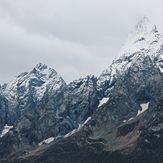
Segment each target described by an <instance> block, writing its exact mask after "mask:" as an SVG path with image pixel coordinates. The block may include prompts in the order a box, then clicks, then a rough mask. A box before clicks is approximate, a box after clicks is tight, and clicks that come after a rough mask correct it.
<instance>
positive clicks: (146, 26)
mask: <svg viewBox="0 0 163 163" xmlns="http://www.w3.org/2000/svg"><path fill="white" fill-rule="evenodd" d="M134 30H135V32H136V33H143V34H147V33H150V32H158V31H157V28H156V25H153V24H152V23H151V22H150V20H149V19H148V18H147V17H145V16H144V17H143V18H142V19H140V20H139V22H138V23H137V25H136V26H135V29H134Z"/></svg>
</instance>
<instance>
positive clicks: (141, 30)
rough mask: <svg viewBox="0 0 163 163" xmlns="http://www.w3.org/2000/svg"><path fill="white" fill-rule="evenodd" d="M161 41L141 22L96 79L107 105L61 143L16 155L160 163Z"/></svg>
mask: <svg viewBox="0 0 163 163" xmlns="http://www.w3.org/2000/svg"><path fill="white" fill-rule="evenodd" d="M162 38H163V37H162V36H161V35H160V34H159V33H158V31H157V29H156V27H155V26H153V25H151V23H150V22H149V21H148V19H147V18H143V19H142V20H141V21H140V22H139V23H138V25H137V26H136V29H135V31H133V32H132V34H131V36H129V39H128V40H127V45H126V44H125V46H124V48H122V50H121V52H120V53H121V56H120V57H119V58H118V59H117V60H115V61H113V63H112V64H111V66H109V68H108V69H107V70H105V71H104V72H103V73H102V74H101V76H100V77H99V79H98V82H97V90H98V93H99V94H100V98H101V97H108V101H107V102H106V103H105V104H103V105H102V106H100V108H99V109H98V110H97V112H96V113H95V114H94V115H93V116H92V117H91V118H89V120H88V121H87V123H85V124H84V126H83V127H82V128H79V129H78V130H76V131H75V132H71V134H68V135H67V136H66V137H65V138H64V139H61V140H58V141H56V142H53V143H51V144H49V145H43V146H41V148H37V147H36V148H35V149H34V150H32V151H30V153H26V154H22V155H21V156H20V155H19V157H18V155H15V156H13V158H12V159H10V161H11V162H12V161H15V160H16V161H19V162H31V163H35V162H37V163H42V162H44V163H46V162H48V163H50V162H55V163H60V162H62V163H83V162H84V163H90V162H91V163H99V162H100V163H108V162H115V163H123V162H124V163H131V162H132V163H137V162H142V163H147V162H148V163H158V162H160V163H161V162H163V157H162V154H163V151H162V149H163V148H162V142H163V132H162V131H163V130H162V129H163V127H162V124H163V118H162V110H163V96H162V94H163V74H162V55H163V52H162V44H163V41H162Z"/></svg>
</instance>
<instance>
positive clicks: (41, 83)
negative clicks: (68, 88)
mask: <svg viewBox="0 0 163 163" xmlns="http://www.w3.org/2000/svg"><path fill="white" fill-rule="evenodd" d="M64 85H66V83H65V81H64V80H63V78H62V77H61V76H60V75H59V74H58V73H57V72H56V71H55V70H54V69H52V68H49V67H48V66H47V65H45V64H43V63H39V64H37V65H36V66H35V67H34V68H33V70H31V71H30V72H23V73H21V74H20V75H18V76H17V77H16V78H15V79H14V80H13V81H11V82H9V83H8V84H7V86H6V88H5V90H4V94H5V95H6V96H7V98H8V99H10V101H12V100H18V99H20V100H24V101H26V102H24V104H26V103H27V101H28V100H27V98H29V97H30V94H32V96H33V99H34V101H39V100H41V99H42V97H43V96H44V94H45V92H46V91H56V90H58V89H60V88H61V87H63V86H64Z"/></svg>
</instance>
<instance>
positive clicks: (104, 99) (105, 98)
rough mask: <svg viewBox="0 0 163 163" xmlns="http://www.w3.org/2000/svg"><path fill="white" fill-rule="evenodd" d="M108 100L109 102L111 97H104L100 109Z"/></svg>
mask: <svg viewBox="0 0 163 163" xmlns="http://www.w3.org/2000/svg"><path fill="white" fill-rule="evenodd" d="M108 100H109V97H104V98H103V99H102V100H100V103H99V105H98V107H100V106H102V105H103V104H105V103H106V102H107V101H108Z"/></svg>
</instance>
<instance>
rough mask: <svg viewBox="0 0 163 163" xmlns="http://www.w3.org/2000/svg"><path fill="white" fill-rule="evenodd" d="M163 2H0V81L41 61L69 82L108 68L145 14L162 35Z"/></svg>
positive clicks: (73, 0) (76, 0) (43, 0)
mask: <svg viewBox="0 0 163 163" xmlns="http://www.w3.org/2000/svg"><path fill="white" fill-rule="evenodd" d="M162 6H163V1H162V0H0V83H3V82H7V81H9V80H11V79H13V78H14V77H15V76H17V75H18V74H19V73H21V72H24V71H30V70H31V69H32V68H33V67H34V66H35V65H36V64H37V63H39V62H43V63H45V64H47V65H48V66H50V67H52V68H54V69H55V70H56V71H57V72H58V73H59V74H60V75H61V76H62V77H63V78H64V79H65V80H66V81H67V82H70V81H72V80H74V79H77V78H79V77H84V76H86V75H87V74H94V75H96V76H98V75H99V74H100V73H101V72H102V70H103V69H105V68H107V67H108V66H109V65H110V63H111V61H112V60H113V59H114V57H115V56H116V55H117V53H118V51H119V49H120V48H121V46H122V45H123V43H124V41H125V39H126V37H127V35H128V34H129V33H130V31H131V30H132V29H133V27H134V25H135V24H136V23H137V21H138V20H139V19H141V17H143V16H147V17H148V18H149V19H150V20H151V22H153V23H154V24H156V25H157V28H158V30H159V31H160V33H161V32H162V33H163V10H162Z"/></svg>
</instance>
